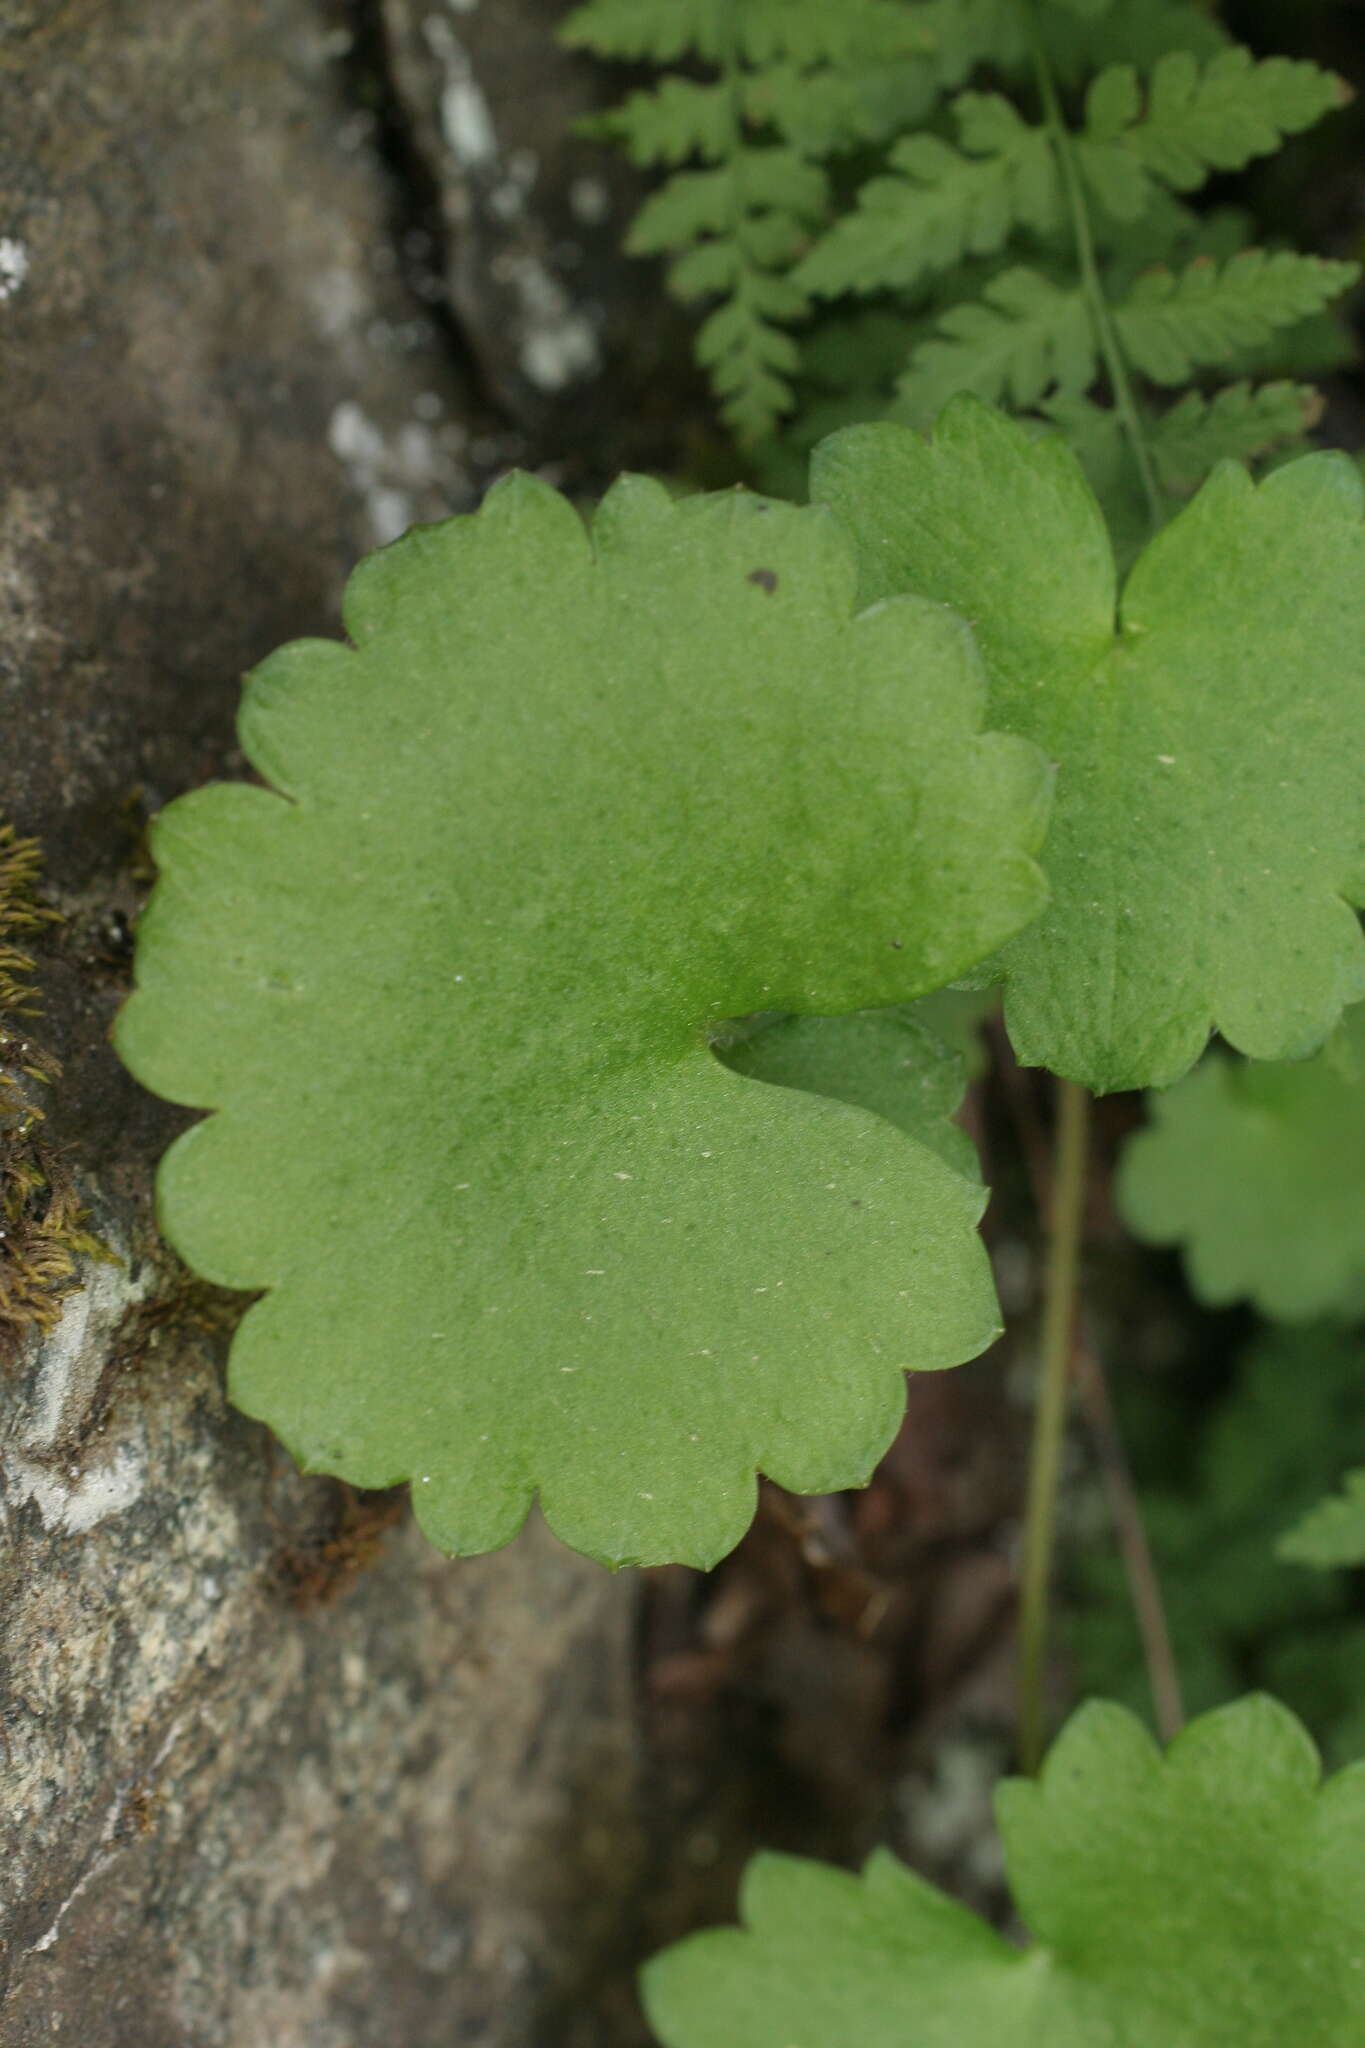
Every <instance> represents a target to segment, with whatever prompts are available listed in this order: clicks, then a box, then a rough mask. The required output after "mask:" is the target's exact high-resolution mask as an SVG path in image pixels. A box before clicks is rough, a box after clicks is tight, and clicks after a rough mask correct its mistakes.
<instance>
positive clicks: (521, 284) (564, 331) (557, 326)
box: [502, 255, 601, 391]
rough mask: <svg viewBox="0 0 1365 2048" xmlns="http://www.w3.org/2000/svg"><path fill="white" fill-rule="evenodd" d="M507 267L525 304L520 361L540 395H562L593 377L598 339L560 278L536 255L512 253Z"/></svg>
mask: <svg viewBox="0 0 1365 2048" xmlns="http://www.w3.org/2000/svg"><path fill="white" fill-rule="evenodd" d="M502 268H503V269H504V271H505V274H506V277H507V280H508V282H510V284H511V285H512V287H513V289H514V290H515V292H516V295H517V299H518V301H519V303H520V308H521V315H522V330H521V338H520V344H519V346H518V349H517V361H518V363H519V364H520V366H521V371H522V374H523V375H524V376H525V378H526V380H527V382H528V383H530V384H534V385H535V387H536V389H537V390H538V391H562V390H563V389H564V387H565V385H566V384H571V383H573V381H574V379H575V378H577V377H587V376H591V374H592V373H593V372H594V371H595V370H596V369H597V368H598V367H599V365H600V363H601V351H600V349H599V347H598V343H597V335H596V332H595V330H594V328H593V325H592V322H591V321H590V320H589V319H588V316H587V314H586V313H584V312H582V311H581V310H580V309H579V308H577V307H575V305H574V304H573V301H572V300H571V299H570V297H569V295H568V293H567V292H566V291H565V289H564V287H563V285H561V284H560V282H559V280H558V279H557V278H555V277H552V276H551V274H550V272H549V271H548V270H547V269H546V268H545V265H544V264H543V263H542V262H541V261H540V260H539V258H538V257H535V256H531V255H524V256H521V255H519V256H512V255H509V256H507V257H506V258H504V259H503V263H502Z"/></svg>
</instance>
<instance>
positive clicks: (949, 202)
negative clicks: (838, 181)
mask: <svg viewBox="0 0 1365 2048" xmlns="http://www.w3.org/2000/svg"><path fill="white" fill-rule="evenodd" d="M954 115H956V119H958V129H960V139H962V147H960V150H954V147H952V145H950V143H945V141H941V137H937V135H909V137H905V139H902V141H898V143H896V145H894V147H892V152H890V170H892V174H890V176H880V178H870V180H868V184H864V188H862V190H860V195H857V207H855V211H853V213H845V215H843V219H839V221H835V225H833V227H831V229H829V233H827V236H823V240H821V242H817V244H814V248H812V250H810V254H808V256H806V258H804V262H802V264H800V266H798V270H796V281H798V285H802V289H804V291H808V293H814V295H817V297H837V295H839V293H845V291H862V293H868V291H913V289H915V287H917V285H919V283H921V279H923V276H927V274H931V272H933V270H950V268H952V266H954V264H958V262H962V260H964V258H966V256H993V254H995V252H997V250H1001V248H1005V242H1007V240H1009V236H1011V233H1015V229H1019V227H1033V229H1036V231H1038V233H1048V231H1050V229H1054V227H1056V221H1058V213H1060V188H1058V174H1056V160H1054V154H1052V147H1050V143H1048V135H1046V131H1044V129H1036V127H1027V123H1023V121H1021V119H1019V115H1017V113H1015V109H1013V106H1011V104H1009V100H1003V98H999V96H997V94H988V96H986V94H976V92H966V94H962V96H960V98H958V100H956V102H954Z"/></svg>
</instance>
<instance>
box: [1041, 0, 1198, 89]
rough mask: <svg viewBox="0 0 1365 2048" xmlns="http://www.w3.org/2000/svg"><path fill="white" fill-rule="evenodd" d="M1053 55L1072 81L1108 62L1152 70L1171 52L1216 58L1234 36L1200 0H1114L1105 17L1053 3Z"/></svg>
mask: <svg viewBox="0 0 1365 2048" xmlns="http://www.w3.org/2000/svg"><path fill="white" fill-rule="evenodd" d="M1044 26H1045V30H1046V34H1047V42H1048V53H1049V55H1050V57H1051V59H1052V62H1053V65H1054V66H1055V68H1056V69H1057V71H1058V72H1059V73H1060V74H1061V76H1062V77H1063V78H1064V79H1065V80H1066V82H1067V83H1068V84H1075V83H1076V82H1077V81H1078V80H1080V79H1083V78H1088V77H1090V76H1091V75H1092V74H1093V73H1094V72H1096V71H1097V70H1098V69H1099V68H1100V66H1101V65H1104V64H1134V65H1136V66H1137V68H1138V70H1139V71H1149V70H1150V69H1151V67H1152V66H1153V65H1154V64H1155V63H1156V62H1157V60H1158V59H1159V58H1161V57H1164V56H1165V55H1166V54H1167V52H1168V51H1171V50H1188V51H1189V52H1190V54H1191V55H1192V56H1194V57H1197V58H1200V59H1204V58H1208V57H1213V56H1216V55H1217V53H1218V51H1219V50H1223V49H1226V48H1227V47H1228V45H1229V41H1230V38H1229V36H1228V33H1227V31H1226V29H1224V28H1221V27H1220V26H1219V25H1218V23H1217V22H1216V21H1215V20H1214V19H1213V17H1212V15H1210V14H1208V13H1207V12H1206V11H1205V9H1204V8H1203V7H1202V6H1201V5H1200V4H1199V0H1112V4H1111V6H1110V8H1109V10H1108V12H1107V13H1106V14H1104V15H1102V16H1099V17H1096V16H1088V17H1087V16H1073V15H1070V14H1068V13H1066V12H1064V11H1063V10H1062V9H1061V8H1060V7H1053V8H1052V10H1051V11H1050V14H1049V16H1048V18H1047V20H1046V22H1045V24H1044Z"/></svg>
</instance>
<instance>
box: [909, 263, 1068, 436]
mask: <svg viewBox="0 0 1365 2048" xmlns="http://www.w3.org/2000/svg"><path fill="white" fill-rule="evenodd" d="M1094 378H1095V337H1094V331H1093V329H1092V327H1091V324H1090V315H1089V312H1088V311H1087V309H1086V304H1085V300H1084V297H1083V296H1082V294H1081V293H1080V292H1079V291H1075V290H1066V289H1063V288H1062V287H1060V286H1058V285H1055V284H1053V283H1051V282H1050V280H1049V279H1047V278H1045V277H1041V276H1040V275H1039V274H1038V272H1037V271H1034V270H1025V269H1014V270H1007V271H1005V272H1004V273H1003V274H1002V275H1001V276H1000V277H998V278H996V279H994V280H993V281H992V283H990V284H989V285H988V286H987V287H986V290H985V293H984V296H983V297H982V299H981V300H979V301H978V302H977V303H975V304H973V303H970V302H968V303H967V304H964V305H957V306H953V307H951V308H950V309H949V311H948V312H946V313H944V314H943V316H942V318H941V319H940V321H939V324H938V332H937V334H935V335H934V336H933V337H932V338H931V339H930V340H928V341H925V342H921V344H920V346H919V347H918V348H917V349H916V350H915V353H914V355H913V356H912V357H911V359H910V366H909V368H908V369H907V370H906V372H905V374H904V375H903V376H902V377H901V378H900V380H899V382H898V383H897V386H896V391H897V401H896V415H897V417H898V418H899V419H903V420H907V421H913V422H914V423H916V424H927V423H928V422H929V421H931V420H933V419H936V418H937V416H938V414H939V413H940V412H941V411H942V409H943V407H944V406H945V405H946V404H947V402H948V400H949V399H950V398H953V397H955V396H956V395H957V394H958V393H959V392H964V391H967V392H972V393H974V394H975V396H976V397H978V398H984V399H986V400H988V401H990V402H994V401H996V400H999V399H1008V400H1009V402H1010V404H1011V405H1013V406H1016V407H1019V408H1020V409H1026V408H1027V407H1029V406H1031V405H1036V404H1037V403H1038V401H1039V400H1040V399H1041V398H1043V397H1044V396H1046V394H1047V393H1049V392H1051V391H1055V390H1061V391H1064V392H1080V391H1084V390H1085V388H1086V386H1087V385H1089V384H1091V383H1093V382H1094Z"/></svg>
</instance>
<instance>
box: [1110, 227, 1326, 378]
mask: <svg viewBox="0 0 1365 2048" xmlns="http://www.w3.org/2000/svg"><path fill="white" fill-rule="evenodd" d="M1359 275H1360V271H1359V266H1358V265H1357V264H1354V263H1334V262H1329V261H1327V260H1326V259H1325V258H1323V257H1318V256H1297V255H1294V254H1292V253H1291V252H1289V251H1279V252H1277V253H1275V254H1273V255H1270V254H1267V252H1266V251H1265V250H1264V249H1245V250H1243V252H1242V253H1241V255H1239V256H1234V257H1232V258H1231V260H1230V261H1229V262H1227V263H1224V264H1222V265H1221V266H1220V265H1218V264H1216V263H1211V262H1208V261H1207V260H1202V259H1201V260H1199V261H1196V262H1194V263H1191V264H1189V265H1187V266H1186V268H1185V269H1184V270H1182V271H1180V272H1178V273H1177V272H1174V271H1170V270H1154V271H1151V272H1149V273H1148V274H1147V276H1145V277H1142V278H1139V279H1138V282H1137V284H1136V285H1135V287H1134V288H1133V290H1132V292H1131V293H1130V294H1129V296H1128V298H1127V299H1126V300H1125V301H1124V302H1123V304H1122V305H1120V306H1117V307H1115V309H1114V324H1115V326H1116V328H1117V329H1118V334H1119V339H1120V341H1121V342H1122V344H1123V348H1124V351H1125V353H1126V354H1127V356H1128V358H1129V360H1130V361H1131V362H1132V363H1133V364H1134V366H1135V367H1136V368H1137V369H1138V370H1140V371H1141V372H1142V374H1143V376H1144V377H1149V378H1150V379H1151V381H1152V382H1153V383H1154V384H1184V383H1186V382H1187V381H1188V380H1189V378H1190V377H1191V376H1192V374H1193V373H1194V371H1195V370H1196V369H1197V368H1198V367H1199V366H1200V365H1201V364H1210V363H1226V362H1233V361H1236V359H1237V357H1238V356H1239V355H1240V354H1241V353H1242V351H1243V350H1245V348H1246V347H1247V346H1248V344H1255V343H1257V342H1262V341H1268V340H1269V339H1270V337H1271V336H1272V335H1273V334H1274V333H1275V332H1276V330H1277V329H1279V328H1282V327H1292V326H1294V325H1295V323H1296V322H1298V321H1300V320H1305V319H1307V318H1308V316H1309V315H1310V314H1313V313H1318V312H1321V310H1322V309H1323V307H1324V306H1326V305H1327V304H1329V302H1330V301H1331V300H1332V299H1334V298H1336V297H1337V296H1338V295H1339V294H1340V293H1341V292H1344V291H1345V290H1346V289H1347V288H1348V286H1350V285H1352V284H1354V283H1355V281H1356V279H1357V278H1358V277H1359Z"/></svg>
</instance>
